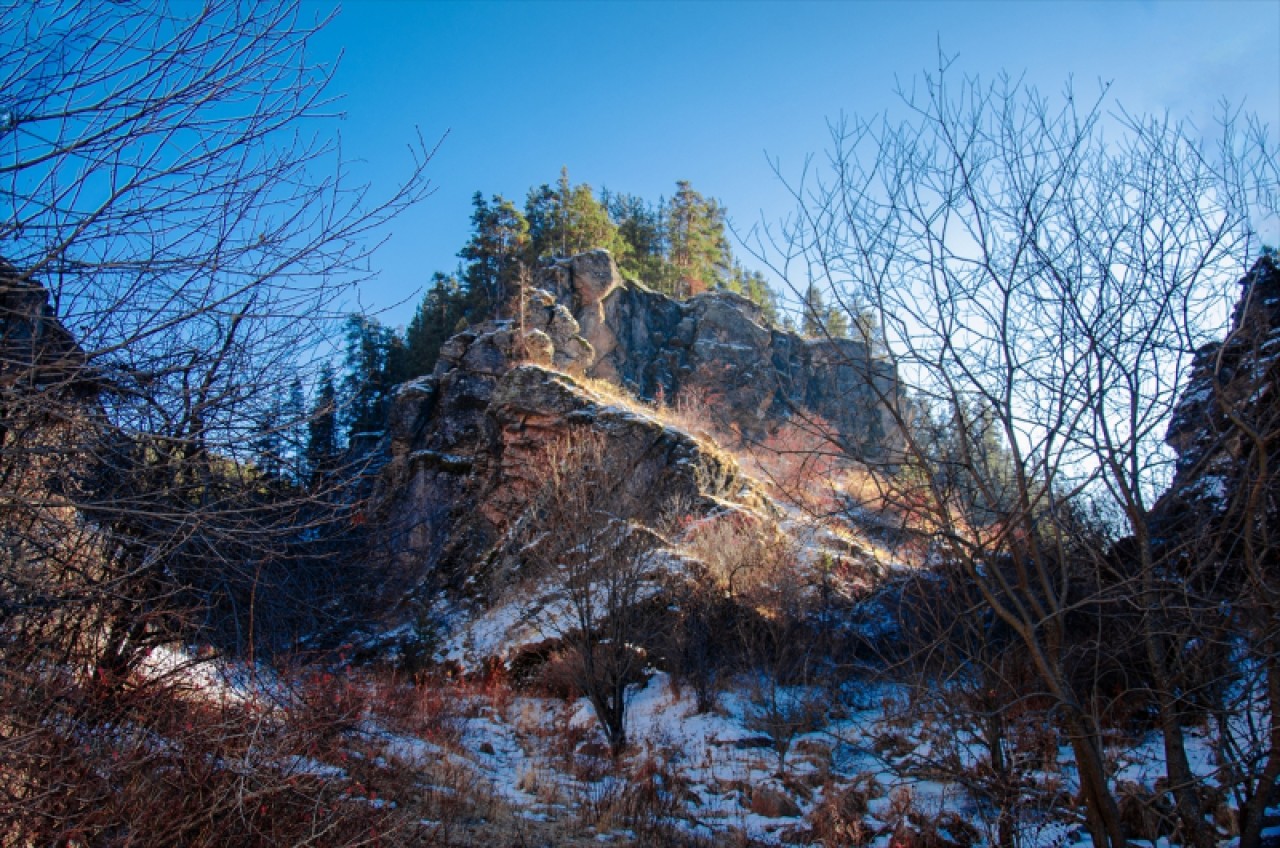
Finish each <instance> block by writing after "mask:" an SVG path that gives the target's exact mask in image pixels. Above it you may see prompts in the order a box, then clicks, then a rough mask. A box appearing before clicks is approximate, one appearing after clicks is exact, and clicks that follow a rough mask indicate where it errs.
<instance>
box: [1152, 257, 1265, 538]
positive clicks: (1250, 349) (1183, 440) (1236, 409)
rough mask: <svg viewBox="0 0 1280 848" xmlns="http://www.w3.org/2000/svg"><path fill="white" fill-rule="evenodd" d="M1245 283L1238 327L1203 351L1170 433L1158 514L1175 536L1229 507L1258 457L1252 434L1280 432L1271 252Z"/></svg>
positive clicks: (1160, 526) (1159, 524) (1160, 525)
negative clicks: (1171, 467) (1168, 473)
mask: <svg viewBox="0 0 1280 848" xmlns="http://www.w3.org/2000/svg"><path fill="white" fill-rule="evenodd" d="M1240 285H1241V287H1242V292H1241V297H1240V300H1239V302H1238V303H1237V304H1236V307H1235V311H1234V313H1233V314H1232V320H1231V330H1230V332H1229V333H1228V334H1227V337H1226V339H1224V340H1223V341H1222V342H1215V343H1213V344H1209V345H1206V346H1204V347H1203V348H1201V349H1200V350H1198V351H1196V355H1195V358H1194V360H1193V362H1192V371H1191V377H1190V380H1189V381H1188V384H1187V387H1186V389H1185V390H1184V391H1183V394H1182V397H1181V399H1180V400H1179V402H1178V405H1177V407H1176V409H1175V410H1174V415H1173V418H1172V421H1171V422H1170V424H1169V430H1168V433H1167V435H1166V437H1165V441H1166V442H1167V443H1168V444H1169V445H1170V446H1171V447H1172V448H1173V449H1174V451H1175V452H1176V453H1177V456H1178V460H1177V466H1176V470H1175V473H1174V477H1173V480H1172V483H1171V485H1170V486H1169V489H1168V491H1167V492H1166V493H1165V494H1164V495H1163V496H1162V497H1161V498H1160V500H1159V501H1158V502H1157V503H1156V505H1155V506H1154V508H1153V512H1154V515H1153V518H1154V519H1155V525H1156V529H1157V530H1158V531H1159V532H1160V534H1161V535H1168V536H1169V537H1171V538H1172V537H1176V536H1177V535H1179V533H1180V532H1181V533H1186V532H1187V531H1188V530H1191V529H1192V528H1195V527H1201V528H1203V527H1205V526H1206V524H1214V523H1217V522H1218V521H1219V520H1220V519H1221V518H1222V516H1223V515H1224V514H1225V513H1226V512H1227V511H1228V510H1229V508H1230V505H1231V503H1232V501H1233V500H1235V496H1236V494H1237V491H1238V490H1239V488H1240V486H1241V485H1242V484H1243V483H1244V480H1245V478H1247V477H1249V476H1250V475H1251V474H1252V472H1251V469H1250V465H1251V460H1252V459H1256V458H1257V457H1256V456H1255V454H1256V452H1257V449H1258V444H1257V443H1256V442H1255V441H1253V440H1251V439H1249V438H1248V437H1247V433H1248V432H1250V431H1252V432H1253V433H1256V434H1259V435H1260V436H1262V437H1263V438H1264V439H1266V440H1268V441H1269V440H1271V439H1273V438H1274V436H1275V434H1277V433H1280V269H1277V267H1276V263H1275V260H1274V259H1273V258H1272V257H1264V258H1263V259H1260V260H1259V261H1258V262H1257V263H1256V264H1255V265H1254V267H1253V268H1252V270H1250V272H1249V273H1248V274H1246V275H1245V277H1244V278H1243V279H1242V280H1241V281H1240ZM1264 482H1265V481H1264Z"/></svg>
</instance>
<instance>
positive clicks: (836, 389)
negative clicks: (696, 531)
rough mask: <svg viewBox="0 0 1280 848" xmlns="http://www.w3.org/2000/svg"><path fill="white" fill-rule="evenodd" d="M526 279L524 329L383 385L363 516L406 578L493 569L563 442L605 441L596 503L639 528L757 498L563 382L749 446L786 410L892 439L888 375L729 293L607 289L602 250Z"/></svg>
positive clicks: (458, 345) (641, 420) (726, 466)
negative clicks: (381, 531) (367, 510)
mask: <svg viewBox="0 0 1280 848" xmlns="http://www.w3.org/2000/svg"><path fill="white" fill-rule="evenodd" d="M539 283H540V285H541V286H542V288H535V289H533V290H532V291H531V292H529V293H527V295H526V306H525V309H524V320H523V322H520V321H518V320H506V321H492V322H487V323H485V324H482V325H478V326H476V327H473V328H470V329H468V330H467V331H465V332H462V333H459V334H458V335H456V336H454V337H453V338H452V339H450V340H449V341H448V342H447V343H446V344H445V346H444V347H443V348H442V350H441V354H440V360H439V362H438V364H437V366H436V369H435V372H434V373H433V374H431V375H430V376H428V377H424V378H420V379H418V380H414V381H411V382H409V383H406V384H404V385H402V386H401V387H399V389H398V391H397V394H396V396H395V398H394V401H393V405H392V408H391V412H390V416H389V421H388V432H387V435H386V438H385V439H384V441H383V444H382V448H381V450H382V452H383V459H384V460H385V465H383V466H382V470H381V472H380V476H379V479H378V484H377V492H376V495H375V503H376V504H377V506H376V509H375V515H376V516H377V518H378V519H379V520H380V521H381V522H382V524H383V526H385V527H386V528H387V530H388V547H389V553H390V555H392V556H394V557H396V558H398V559H399V560H400V561H401V562H402V565H403V566H404V568H406V569H408V570H409V572H410V573H419V574H424V575H426V574H432V573H435V574H439V575H441V576H442V577H443V578H444V579H445V580H446V581H448V582H451V583H453V584H454V585H455V586H456V585H459V584H460V583H462V582H464V581H465V580H466V579H467V578H468V577H471V576H476V575H477V574H478V573H479V574H483V573H484V572H485V570H486V569H490V568H492V567H494V559H495V557H498V556H499V554H498V552H499V549H500V548H501V545H502V542H503V537H504V534H505V533H506V532H507V530H508V528H509V527H510V526H511V525H512V523H513V522H514V521H515V520H516V519H517V518H518V516H519V515H520V513H521V512H522V511H523V509H524V507H525V505H526V504H527V503H528V500H529V497H530V496H531V495H532V494H533V493H534V492H535V491H537V489H538V488H539V486H540V485H541V483H542V478H541V476H540V475H541V473H542V469H541V468H539V464H540V463H539V457H540V456H542V455H543V452H544V451H545V450H546V449H547V447H548V446H549V445H551V444H553V443H554V442H556V441H557V440H559V439H561V438H563V437H565V436H566V435H568V434H570V433H573V432H575V431H579V432H581V431H590V432H592V433H594V434H597V435H599V436H601V437H603V438H604V440H605V441H606V444H607V455H608V457H609V460H608V461H609V463H610V465H611V468H610V469H606V472H607V473H608V474H609V475H610V479H615V478H616V480H617V484H616V485H615V486H613V487H612V489H611V490H610V492H609V494H608V497H609V499H610V500H611V503H609V504H605V505H602V506H603V507H605V508H608V509H609V510H610V511H612V512H613V513H614V514H616V515H619V516H624V517H626V518H628V519H630V520H633V521H639V522H641V523H645V524H650V525H652V524H653V523H654V522H656V521H657V520H658V518H659V517H660V516H659V513H660V512H661V511H662V510H663V509H665V508H666V507H667V505H669V504H671V503H680V504H682V505H684V508H685V509H687V511H689V512H690V513H694V514H699V513H700V514H706V513H707V512H709V511H711V510H713V509H717V508H722V507H726V506H730V507H732V505H733V504H736V505H738V506H743V505H746V506H751V505H758V503H759V501H758V498H757V496H756V495H755V494H754V493H753V492H752V491H751V489H750V486H749V484H747V482H746V481H745V480H744V479H743V478H742V477H741V475H740V473H739V471H738V468H737V466H736V464H735V463H734V462H733V460H732V459H731V458H729V457H727V456H724V455H723V454H721V453H720V452H718V451H716V450H715V449H714V448H713V447H711V446H709V445H708V444H706V443H705V442H701V441H699V440H698V439H696V438H694V437H693V436H690V435H688V434H686V433H684V432H681V431H680V430H677V429H674V428H672V427H668V426H666V425H664V424H663V423H661V422H660V421H658V420H656V419H654V418H653V417H651V416H648V415H645V414H642V413H637V412H634V411H630V410H628V409H625V408H623V407H620V406H618V405H616V404H611V403H609V402H607V401H603V400H601V399H599V398H598V397H597V396H596V395H595V394H593V392H592V391H590V390H588V389H587V388H585V387H583V386H581V385H579V384H578V383H577V382H575V380H574V375H583V374H585V375H587V376H591V377H594V378H597V379H603V380H608V381H610V382H613V383H615V384H619V385H622V386H625V387H627V388H628V389H630V390H631V391H632V392H634V393H636V394H638V395H640V396H641V397H644V398H647V399H655V398H657V397H659V396H662V397H666V398H668V399H671V398H676V397H677V396H683V397H692V398H696V399H698V402H699V403H701V404H702V405H703V406H704V407H706V408H707V409H708V410H709V411H710V412H711V413H712V414H713V415H714V417H715V418H717V419H719V420H718V421H717V423H719V424H720V425H721V426H722V428H723V429H724V430H734V431H736V432H738V433H741V434H742V436H743V438H748V439H749V438H759V437H763V436H764V435H766V434H767V433H768V432H769V431H770V430H771V428H774V427H776V426H778V425H779V424H781V423H783V422H784V421H785V420H786V418H787V416H788V415H790V414H792V413H793V412H794V411H796V410H800V411H802V412H803V413H804V414H806V415H814V414H816V415H819V416H821V417H823V418H825V419H826V420H827V421H828V422H829V423H831V424H832V425H833V426H834V427H835V428H836V430H837V431H838V432H839V433H841V434H842V436H843V437H844V438H845V439H846V440H847V442H848V443H849V444H850V445H851V446H855V447H856V448H858V449H860V450H864V451H865V452H866V455H867V456H869V457H882V456H884V455H885V454H886V453H887V452H889V451H890V450H891V449H892V448H893V446H894V444H896V442H895V440H894V439H893V438H892V437H891V436H890V435H889V434H890V432H891V431H890V429H889V426H888V421H889V420H890V419H889V415H888V412H887V410H886V409H885V408H884V406H883V404H882V403H881V400H880V399H881V397H882V396H883V397H892V389H893V386H894V373H893V370H892V368H891V367H890V366H888V365H887V364H884V363H881V362H878V361H876V360H873V359H872V358H871V357H869V356H868V355H867V350H866V347H865V346H864V345H861V344H859V343H856V342H851V341H847V342H846V341H834V342H833V341H822V342H813V341H805V340H803V339H800V338H799V337H797V336H795V335H794V334H790V333H783V332H780V331H777V330H774V329H771V328H768V327H767V326H766V325H765V323H764V321H763V316H762V315H761V313H760V311H759V309H758V308H757V307H756V306H755V305H754V304H752V303H751V302H750V301H748V300H746V299H745V298H742V297H739V296H737V295H732V294H727V293H709V294H705V295H701V296H698V297H695V298H693V299H691V300H689V301H687V302H683V303H682V302H677V301H674V300H671V299H670V298H667V297H664V296H662V295H660V294H657V293H655V292H652V291H649V290H648V289H646V288H644V287H643V286H640V285H639V284H637V283H633V282H626V281H623V280H622V279H621V277H620V276H619V274H618V271H617V268H616V266H615V265H614V263H613V260H612V259H611V258H610V257H609V254H608V253H606V252H604V251H595V252H592V253H587V254H583V255H581V256H577V257H574V258H572V259H568V260H564V261H562V262H559V263H556V264H554V265H552V266H550V267H549V268H547V269H544V272H543V273H542V275H541V277H540V278H539ZM519 311H520V310H519V309H518V308H517V309H514V310H509V314H519ZM868 380H871V381H874V382H873V384H869V383H868Z"/></svg>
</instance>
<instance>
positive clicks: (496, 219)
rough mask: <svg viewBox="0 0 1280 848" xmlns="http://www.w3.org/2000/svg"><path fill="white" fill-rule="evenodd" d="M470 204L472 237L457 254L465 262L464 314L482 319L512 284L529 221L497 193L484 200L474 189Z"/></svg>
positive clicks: (522, 252) (522, 251)
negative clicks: (472, 208)
mask: <svg viewBox="0 0 1280 848" xmlns="http://www.w3.org/2000/svg"><path fill="white" fill-rule="evenodd" d="M471 204H472V206H473V207H474V211H473V212H472V213H471V238H470V240H469V241H468V242H467V244H466V245H465V246H464V247H463V248H462V250H460V251H459V252H458V255H459V256H460V257H462V258H463V259H464V260H466V261H467V263H468V265H467V266H466V270H464V271H463V275H462V276H463V282H464V283H465V286H466V294H467V316H468V317H469V318H470V319H472V320H474V321H482V320H484V319H486V318H489V317H491V316H492V315H493V313H494V311H495V310H496V309H498V307H500V306H501V305H502V303H503V301H504V300H505V299H506V295H507V293H508V292H509V291H511V290H512V287H513V286H514V284H515V280H516V275H517V274H518V272H519V266H520V262H521V260H522V259H523V258H524V254H525V250H526V248H527V245H528V243H529V222H528V221H527V220H525V217H524V215H522V214H521V213H520V210H519V209H517V208H516V207H515V206H514V205H513V204H512V203H511V201H509V200H507V199H506V198H504V197H503V196H502V195H500V194H495V195H494V196H493V199H492V200H491V201H486V200H485V199H484V195H482V194H481V193H480V192H478V191H477V192H476V193H475V195H474V196H473V197H472V199H471Z"/></svg>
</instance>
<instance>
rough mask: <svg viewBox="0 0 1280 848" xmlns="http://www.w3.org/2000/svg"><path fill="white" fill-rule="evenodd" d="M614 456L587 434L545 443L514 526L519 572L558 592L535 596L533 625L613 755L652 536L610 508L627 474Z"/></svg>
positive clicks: (622, 724) (648, 626)
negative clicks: (560, 657) (550, 644)
mask: <svg viewBox="0 0 1280 848" xmlns="http://www.w3.org/2000/svg"><path fill="white" fill-rule="evenodd" d="M616 464H617V459H616V458H613V457H610V455H609V445H608V441H607V439H606V438H605V437H604V436H602V435H600V434H598V433H595V432H591V431H586V432H580V433H573V434H571V435H569V436H567V437H565V438H564V439H562V440H560V441H557V442H553V443H552V444H550V445H548V446H547V448H546V450H545V452H544V454H543V457H542V458H541V459H540V460H539V462H538V466H539V467H540V468H542V469H543V471H544V473H545V474H546V478H545V483H544V484H543V487H542V489H541V491H540V492H538V493H537V495H536V496H535V497H534V498H533V499H532V500H531V502H530V505H529V507H528V510H527V512H526V514H525V515H524V516H523V517H522V519H521V520H520V523H519V524H518V526H517V529H518V537H519V538H520V539H521V540H522V545H521V549H520V557H521V559H522V560H523V562H524V565H525V570H526V573H527V574H528V576H529V577H530V579H532V580H535V581H550V585H551V586H553V587H554V588H555V590H556V595H557V600H555V601H553V602H552V603H550V604H547V605H545V606H541V603H542V602H541V601H539V604H540V609H539V611H538V612H537V613H536V616H537V619H538V623H539V625H540V626H541V627H543V628H544V629H545V630H547V631H548V632H549V633H550V634H551V635H553V636H555V637H557V638H559V639H560V640H561V641H562V643H563V644H564V647H565V648H566V650H567V652H568V657H567V659H568V662H569V667H570V669H571V674H572V677H573V682H574V684H575V686H576V687H577V688H578V689H579V690H580V691H581V692H582V693H583V694H584V695H586V697H587V699H588V700H589V701H590V702H591V706H592V708H593V709H594V710H595V713H596V717H597V718H598V719H599V721H600V726H601V727H602V729H603V730H604V732H605V735H606V736H607V737H608V740H609V747H610V749H611V750H612V751H613V752H614V754H615V755H616V754H618V753H621V752H622V751H623V750H624V749H625V748H626V746H627V725H626V709H627V689H628V687H630V686H631V685H632V684H633V683H636V682H638V681H639V680H640V679H641V672H642V671H643V669H644V666H645V664H646V652H645V651H646V647H647V645H648V643H649V642H650V641H651V640H652V638H653V636H654V632H653V631H654V628H655V625H656V623H657V619H658V616H657V613H656V611H655V610H654V609H653V608H652V603H653V601H654V597H653V596H654V594H655V591H656V589H657V578H658V574H657V563H656V561H655V557H656V555H657V551H656V549H657V547H658V545H659V543H660V540H659V539H658V538H657V537H656V536H655V534H654V533H653V532H652V531H651V530H649V529H647V528H645V527H643V526H642V525H639V524H637V523H635V522H633V521H631V520H629V519H628V518H627V517H626V515H624V514H621V513H620V512H619V511H616V510H614V509H612V508H611V505H612V504H613V503H614V502H615V501H616V500H617V498H616V496H615V489H616V488H617V487H618V486H619V480H620V475H622V474H625V473H626V471H625V470H623V469H621V468H617V467H615V466H616Z"/></svg>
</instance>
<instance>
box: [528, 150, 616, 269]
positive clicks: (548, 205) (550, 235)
mask: <svg viewBox="0 0 1280 848" xmlns="http://www.w3.org/2000/svg"><path fill="white" fill-rule="evenodd" d="M525 218H526V219H527V220H528V222H529V244H528V248H527V250H526V256H527V260H528V263H529V264H530V265H534V264H536V263H537V260H539V259H542V258H544V257H547V256H573V255H574V254H577V253H581V252H583V251H585V250H592V249H594V248H598V247H602V248H604V249H606V250H608V251H609V252H610V253H613V254H614V255H615V257H616V256H617V254H618V253H619V252H620V250H619V247H620V245H621V240H620V238H619V236H618V229H617V227H616V226H615V225H614V223H613V221H612V220H610V218H609V213H608V211H607V210H606V209H605V207H604V205H603V204H601V203H600V202H599V201H597V200H596V199H595V196H594V195H593V194H592V193H591V186H589V185H587V184H586V183H582V184H580V185H577V186H575V185H572V184H571V183H570V182H569V171H568V169H567V168H561V169H560V179H559V180H558V181H557V182H556V187H555V188H552V187H551V186H548V185H545V184H543V185H541V186H539V187H538V188H536V189H530V190H529V195H528V198H527V199H526V201H525Z"/></svg>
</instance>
